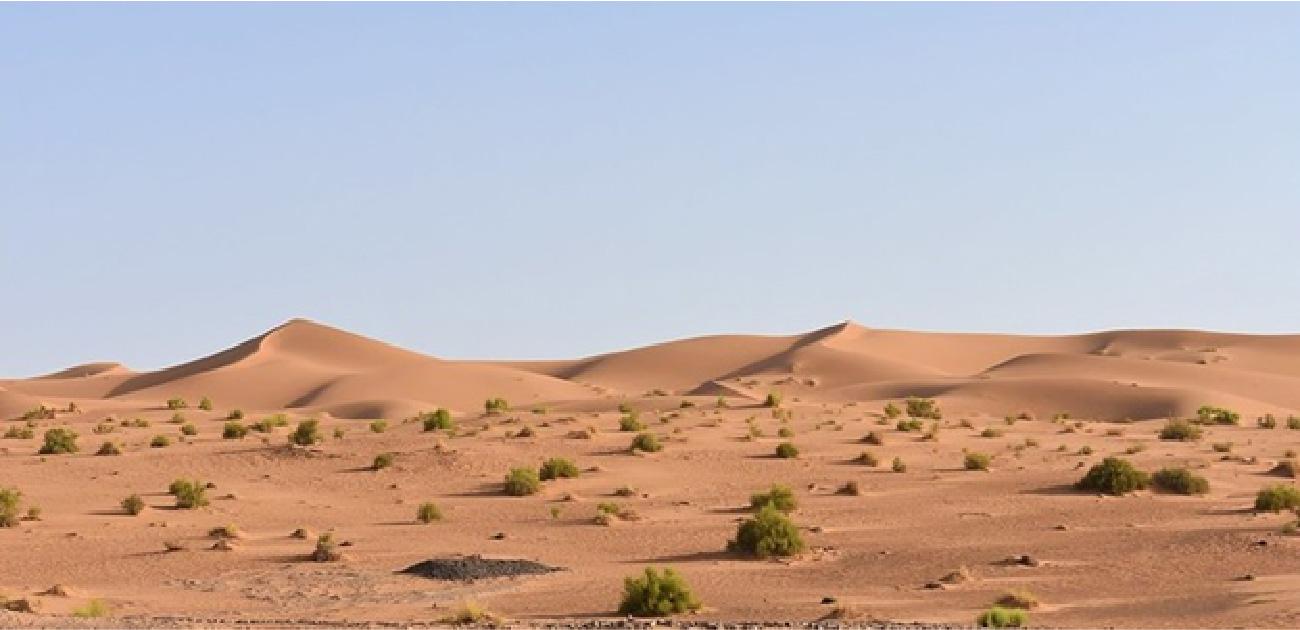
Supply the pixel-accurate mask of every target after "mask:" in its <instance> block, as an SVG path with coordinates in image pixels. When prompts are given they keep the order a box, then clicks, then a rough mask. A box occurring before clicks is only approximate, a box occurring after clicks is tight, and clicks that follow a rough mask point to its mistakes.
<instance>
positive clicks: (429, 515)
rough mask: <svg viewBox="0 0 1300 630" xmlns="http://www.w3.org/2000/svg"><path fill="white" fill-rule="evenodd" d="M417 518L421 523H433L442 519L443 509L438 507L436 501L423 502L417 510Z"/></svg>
mask: <svg viewBox="0 0 1300 630" xmlns="http://www.w3.org/2000/svg"><path fill="white" fill-rule="evenodd" d="M415 520H417V521H420V522H421V523H432V522H434V521H441V520H442V510H440V509H438V505H437V504H435V503H430V502H425V503H421V504H420V507H418V508H416V510H415Z"/></svg>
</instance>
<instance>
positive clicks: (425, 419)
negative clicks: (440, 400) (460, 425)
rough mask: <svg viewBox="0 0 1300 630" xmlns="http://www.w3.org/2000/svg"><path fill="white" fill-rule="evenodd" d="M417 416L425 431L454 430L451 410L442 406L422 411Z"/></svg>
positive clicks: (454, 425) (454, 424)
mask: <svg viewBox="0 0 1300 630" xmlns="http://www.w3.org/2000/svg"><path fill="white" fill-rule="evenodd" d="M418 418H419V420H420V423H421V424H422V425H423V427H424V430H425V432H432V431H455V430H456V423H455V421H453V420H452V419H451V412H450V411H447V410H446V409H444V408H442V407H439V408H438V409H436V410H434V411H426V412H423V413H421V414H420V415H419V416H418Z"/></svg>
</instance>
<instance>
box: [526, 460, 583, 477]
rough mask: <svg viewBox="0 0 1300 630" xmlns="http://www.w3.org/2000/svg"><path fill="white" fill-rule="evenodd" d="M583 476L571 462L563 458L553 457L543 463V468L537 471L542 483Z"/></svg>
mask: <svg viewBox="0 0 1300 630" xmlns="http://www.w3.org/2000/svg"><path fill="white" fill-rule="evenodd" d="M580 474H582V472H581V471H579V470H578V467H577V465H575V464H574V463H573V462H572V461H571V460H568V459H565V458H563V457H552V458H550V459H548V460H546V461H544V462H542V467H541V469H540V470H538V471H537V476H538V477H539V478H540V479H541V480H542V481H548V480H551V479H560V478H566V479H569V478H573V477H577V476H578V475H580Z"/></svg>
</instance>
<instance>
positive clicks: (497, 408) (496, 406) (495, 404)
mask: <svg viewBox="0 0 1300 630" xmlns="http://www.w3.org/2000/svg"><path fill="white" fill-rule="evenodd" d="M509 410H510V403H508V402H506V399H504V398H489V399H487V400H485V401H483V411H485V412H487V414H488V415H489V416H495V415H497V414H499V413H505V412H507V411H509Z"/></svg>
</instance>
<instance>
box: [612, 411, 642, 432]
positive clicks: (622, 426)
mask: <svg viewBox="0 0 1300 630" xmlns="http://www.w3.org/2000/svg"><path fill="white" fill-rule="evenodd" d="M618 430H619V431H626V432H629V433H631V432H633V431H644V430H645V424H644V423H643V422H641V418H640V417H639V416H638V415H637V413H636V412H635V411H633V412H631V413H629V414H627V415H625V416H623V417H622V418H619V419H618Z"/></svg>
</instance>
